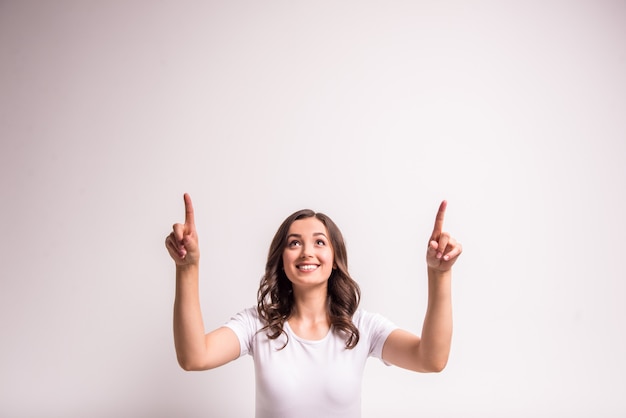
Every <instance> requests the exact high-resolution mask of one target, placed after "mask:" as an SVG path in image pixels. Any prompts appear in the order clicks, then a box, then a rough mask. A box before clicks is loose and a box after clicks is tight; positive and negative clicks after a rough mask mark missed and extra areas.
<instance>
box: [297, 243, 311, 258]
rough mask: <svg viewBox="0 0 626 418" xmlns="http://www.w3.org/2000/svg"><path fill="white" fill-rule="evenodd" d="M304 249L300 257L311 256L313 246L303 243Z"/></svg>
mask: <svg viewBox="0 0 626 418" xmlns="http://www.w3.org/2000/svg"><path fill="white" fill-rule="evenodd" d="M301 248H302V250H301V251H300V258H309V257H311V256H312V254H311V246H310V245H308V244H306V243H305V244H302V247H301Z"/></svg>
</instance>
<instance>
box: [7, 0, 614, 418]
mask: <svg viewBox="0 0 626 418" xmlns="http://www.w3.org/2000/svg"><path fill="white" fill-rule="evenodd" d="M625 40H626V5H625V4H624V2H621V1H597V0H593V1H592V0H590V1H574V2H565V1H562V2H555V1H541V2H539V1H517V2H499V1H476V2H466V1H434V0H433V1H394V0H391V1H337V2H330V1H316V2H304V1H236V0H235V1H219V2H218V1H203V2H201V1H197V2H189V1H158V2H157V1H137V0H131V1H99V2H83V1H53V2H48V1H9V0H3V1H0V106H1V107H0V138H1V141H2V142H1V148H0V169H1V170H2V173H1V174H2V176H1V178H0V191H1V193H2V194H1V196H2V198H1V200H0V209H1V214H2V232H3V234H2V235H3V238H2V239H1V240H0V265H1V266H2V276H1V277H2V278H1V282H0V332H1V341H2V342H1V344H0V415H1V416H6V417H112V416H119V417H122V416H123V417H174V416H176V417H201V416H204V417H246V416H252V415H253V411H254V371H253V365H252V361H251V359H250V358H249V357H247V358H243V359H240V360H238V361H236V362H233V363H231V364H229V365H226V366H224V367H223V368H221V369H218V370H214V371H210V372H201V373H189V372H184V371H182V370H181V369H180V368H179V367H178V365H177V363H176V358H175V352H174V345H173V337H172V324H171V321H172V318H171V316H172V303H173V297H174V265H173V262H172V261H171V259H170V258H169V256H168V254H167V251H166V250H165V247H164V239H165V236H166V235H167V234H168V233H169V232H170V228H171V225H172V224H173V223H174V222H180V221H182V220H183V217H184V212H183V201H182V195H183V193H184V192H189V193H190V194H191V196H192V198H193V200H194V204H195V208H196V212H197V213H196V218H197V225H198V231H199V237H200V245H201V250H202V264H201V276H202V277H201V303H202V307H203V314H204V317H205V325H206V327H207V329H212V328H214V327H217V326H219V325H220V324H222V323H223V322H224V321H226V320H227V319H228V318H229V317H230V316H231V315H233V314H235V313H236V312H238V311H239V310H241V309H243V308H245V307H248V306H251V305H253V304H254V303H255V300H256V290H257V285H258V281H259V278H260V277H261V275H262V273H263V267H264V263H265V257H266V252H267V249H268V247H269V243H270V240H271V238H272V236H273V234H274V232H275V231H276V229H277V227H278V225H279V224H280V222H282V220H283V219H284V218H285V217H286V216H287V215H289V214H290V213H292V212H293V211H295V210H297V209H300V208H304V207H310V208H312V209H315V210H318V211H322V212H325V213H327V214H328V215H330V216H331V217H332V218H333V219H334V220H335V221H336V223H337V224H338V225H339V226H340V228H341V229H342V231H343V234H344V236H345V238H346V241H347V245H348V252H349V255H350V257H349V261H350V268H351V273H352V275H353V276H354V277H355V279H356V280H357V281H358V282H359V283H360V285H361V287H362V290H363V299H362V305H361V306H362V307H363V308H365V309H367V310H370V311H375V312H380V313H382V314H384V315H385V316H387V317H388V318H390V319H391V320H393V321H394V322H396V323H397V324H399V325H401V326H402V327H404V328H406V329H408V330H411V331H413V332H416V333H419V332H420V330H421V324H422V320H423V316H424V312H425V304H426V290H427V287H426V267H425V262H424V251H425V247H426V242H427V239H428V237H429V234H430V232H431V228H432V225H433V221H434V216H435V213H436V210H437V206H438V204H439V202H440V201H441V200H442V199H447V200H448V201H449V206H448V213H447V220H446V224H445V229H446V230H448V231H450V232H451V233H452V234H453V235H454V236H455V237H456V238H457V239H458V240H459V241H460V242H461V243H463V245H464V253H463V255H462V257H461V259H460V260H459V262H458V263H457V265H456V266H455V268H454V282H453V303H454V315H455V325H454V326H455V331H454V340H453V347H452V353H451V357H450V361H449V364H448V367H447V369H446V370H445V371H444V372H443V373H440V374H415V373H411V372H408V371H404V370H401V369H398V368H394V367H386V366H384V365H382V364H381V363H380V362H379V361H377V360H371V361H370V362H369V363H368V366H367V370H366V372H365V378H364V381H363V416H364V417H372V418H373V417H381V416H388V417H415V416H421V417H422V416H423V417H527V416H533V417H554V416H568V417H589V416H594V417H623V416H624V415H626V401H625V400H624V393H626V377H625V376H626V359H625V358H624V353H626V335H625V332H626V331H625V330H626V327H625V326H624V319H625V318H626V304H624V302H623V299H624V296H626V280H625V278H626V277H625V274H624V270H623V260H624V237H625V236H626V223H625V221H624V213H626V202H625V200H624V198H625V190H626V164H625V157H626V122H625V120H626V118H625V115H626V77H625V76H624V74H626V42H625Z"/></svg>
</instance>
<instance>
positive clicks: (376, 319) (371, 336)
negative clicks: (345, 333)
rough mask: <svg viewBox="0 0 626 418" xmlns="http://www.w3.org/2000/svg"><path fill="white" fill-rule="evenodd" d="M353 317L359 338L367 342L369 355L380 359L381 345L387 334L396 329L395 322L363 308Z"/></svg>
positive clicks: (381, 353)
mask: <svg viewBox="0 0 626 418" xmlns="http://www.w3.org/2000/svg"><path fill="white" fill-rule="evenodd" d="M354 319H355V325H356V326H357V327H358V328H359V332H360V334H361V338H362V339H363V340H364V341H367V342H368V344H369V356H370V357H376V358H378V359H381V360H382V355H383V346H384V345H385V341H386V340H387V337H388V336H389V334H391V332H392V331H393V330H395V329H398V327H397V326H396V324H394V323H393V322H391V321H390V320H389V319H387V318H385V317H384V316H382V315H380V314H377V313H371V312H367V311H364V310H359V311H357V313H356V314H355V318H354Z"/></svg>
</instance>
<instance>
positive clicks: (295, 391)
mask: <svg viewBox="0 0 626 418" xmlns="http://www.w3.org/2000/svg"><path fill="white" fill-rule="evenodd" d="M184 200H185V213H186V215H185V223H184V224H175V225H174V227H173V232H172V233H170V234H169V235H168V236H167V238H166V247H167V249H168V251H169V253H170V255H171V257H172V258H173V259H174V261H175V263H176V266H177V268H176V300H175V304H174V339H175V344H176V353H177V355H178V360H179V363H180V365H181V367H183V368H184V369H185V370H206V369H212V368H215V367H218V366H221V365H223V364H226V363H228V362H230V361H232V360H235V359H236V358H238V357H241V356H243V355H245V354H249V355H251V356H252V357H253V359H254V365H255V373H256V382H257V384H256V416H257V417H293V416H298V417H319V416H331V415H332V416H335V417H359V416H361V394H360V387H361V379H362V376H363V370H364V367H365V362H366V360H367V359H368V358H369V357H376V358H379V359H381V360H383V361H384V362H385V363H387V364H392V365H397V366H400V367H403V368H406V369H409V370H414V371H419V372H438V371H441V370H442V369H443V368H444V367H445V365H446V362H447V359H448V355H449V352H450V343H451V336H452V306H451V305H452V303H451V295H450V287H451V268H452V265H453V264H454V263H455V261H456V259H457V257H458V256H459V255H460V254H461V245H460V244H459V243H457V242H456V240H454V239H453V238H452V237H451V236H450V234H448V233H446V232H443V229H442V228H443V219H444V214H445V210H446V206H447V204H446V202H445V201H444V202H442V204H441V206H440V207H439V211H438V213H437V217H436V220H435V227H434V229H433V233H432V235H431V237H430V240H429V242H428V247H427V248H428V249H427V252H426V259H427V264H428V278H429V293H428V294H429V300H428V302H429V303H428V309H427V312H426V318H425V320H424V325H423V330H422V335H421V336H420V337H418V336H416V335H413V334H411V333H409V332H407V331H403V330H401V329H398V328H397V327H396V326H395V325H394V324H393V323H392V322H390V321H389V320H387V319H386V318H384V317H383V316H381V315H379V314H374V313H370V312H366V311H365V310H363V309H360V308H359V301H360V296H361V293H360V289H359V286H358V284H357V283H356V282H355V281H354V280H353V279H352V277H350V274H349V273H348V259H347V252H346V247H345V243H344V240H343V236H342V234H341V231H340V230H339V228H338V227H337V225H335V223H334V222H333V221H332V220H331V219H330V218H329V217H328V216H326V215H324V214H322V213H316V212H314V211H312V210H309V209H304V210H300V211H298V212H295V213H293V214H292V215H290V216H289V217H287V219H285V220H284V221H283V223H282V224H281V225H280V227H279V228H278V231H277V232H276V234H275V235H274V238H273V240H272V244H271V245H270V249H269V254H268V258H267V263H266V266H265V274H264V276H263V278H262V279H261V283H260V286H259V290H258V295H257V306H256V308H253V307H251V308H248V309H245V310H243V311H241V312H239V313H238V314H237V315H235V316H234V317H233V318H231V319H230V320H229V321H228V322H226V323H225V324H224V326H222V327H220V328H218V329H216V330H214V331H212V332H209V333H208V334H206V335H205V331H204V325H203V323H202V313H201V310H200V301H199V297H198V281H199V278H198V267H199V258H200V252H199V248H198V237H197V234H196V228H195V220H194V210H193V206H192V203H191V198H190V197H189V195H187V194H185V196H184Z"/></svg>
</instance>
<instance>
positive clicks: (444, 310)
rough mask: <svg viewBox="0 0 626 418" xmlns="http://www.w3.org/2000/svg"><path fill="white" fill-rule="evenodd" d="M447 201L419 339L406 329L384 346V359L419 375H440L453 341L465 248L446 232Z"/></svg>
mask: <svg viewBox="0 0 626 418" xmlns="http://www.w3.org/2000/svg"><path fill="white" fill-rule="evenodd" d="M446 207H447V202H446V201H445V200H444V201H443V202H441V205H440V206H439V210H438V211H437V216H436V218H435V226H434V228H433V232H432V234H431V237H430V239H429V241H428V247H427V250H426V262H427V265H428V307H427V309H426V316H425V318H424V324H423V326H422V335H421V337H418V336H416V335H414V334H412V333H410V332H407V331H404V330H395V331H393V332H392V333H391V334H390V335H389V337H388V338H387V341H386V342H385V346H384V347H383V359H384V360H385V361H387V362H389V363H391V364H395V365H397V366H399V367H403V368H405V369H409V370H414V371H417V372H439V371H441V370H443V369H444V368H445V366H446V364H447V362H448V356H449V354H450V345H451V342H452V296H451V287H452V286H451V281H452V266H453V265H454V263H455V262H456V260H457V258H458V256H459V255H460V254H461V252H462V246H461V244H459V243H458V242H456V240H455V239H454V238H452V237H451V236H450V234H449V233H447V232H443V220H444V216H445V213H446Z"/></svg>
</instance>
